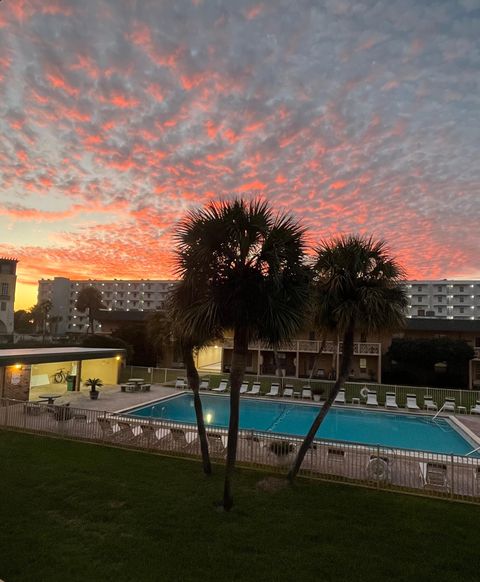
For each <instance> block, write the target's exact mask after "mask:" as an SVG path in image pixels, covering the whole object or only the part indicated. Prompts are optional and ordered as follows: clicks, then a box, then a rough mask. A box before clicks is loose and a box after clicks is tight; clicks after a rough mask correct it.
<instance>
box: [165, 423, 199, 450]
mask: <svg viewBox="0 0 480 582" xmlns="http://www.w3.org/2000/svg"><path fill="white" fill-rule="evenodd" d="M170 435H171V437H172V440H173V443H174V444H175V445H177V446H178V447H179V448H181V449H186V448H187V447H189V446H191V445H192V444H193V443H194V442H195V440H196V437H193V438H191V439H189V438H188V437H187V435H188V436H191V435H192V433H187V431H185V430H184V429H183V428H177V427H171V428H170Z"/></svg>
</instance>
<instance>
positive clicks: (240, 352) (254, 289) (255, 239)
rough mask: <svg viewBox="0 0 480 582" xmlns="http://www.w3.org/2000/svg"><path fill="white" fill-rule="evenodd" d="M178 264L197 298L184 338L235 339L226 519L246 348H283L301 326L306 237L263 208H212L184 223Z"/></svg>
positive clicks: (259, 204)
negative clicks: (260, 344) (216, 334)
mask: <svg viewBox="0 0 480 582" xmlns="http://www.w3.org/2000/svg"><path fill="white" fill-rule="evenodd" d="M176 258H177V266H178V274H179V275H180V277H181V279H182V285H183V287H184V289H185V292H186V293H187V295H188V294H190V296H191V297H194V298H195V300H194V301H192V302H191V303H189V304H187V305H185V306H184V309H183V314H182V323H183V325H184V331H185V333H186V334H187V335H190V334H191V335H195V331H196V330H198V329H203V328H205V329H208V330H212V329H216V330H219V331H221V332H223V331H227V330H232V331H233V354H232V362H231V369H230V420H229V427H228V445H227V459H226V469H225V486H224V493H223V507H224V509H225V510H226V511H229V510H230V509H231V507H232V506H233V496H232V478H233V471H234V467H235V460H236V454H237V439H238V426H239V408H240V386H241V384H242V381H243V378H244V374H245V367H246V358H247V353H248V344H249V342H250V341H252V340H256V339H258V340H263V341H266V342H268V343H269V344H270V345H271V346H275V345H278V344H279V343H280V342H282V341H285V340H286V339H290V338H291V337H292V336H293V335H294V334H295V333H296V332H297V331H298V329H300V327H301V325H302V323H303V314H304V309H305V305H306V302H307V300H308V278H309V275H308V270H307V268H306V266H305V264H304V231H303V229H302V228H301V227H300V226H299V225H298V223H297V222H296V221H295V220H294V219H293V218H292V217H291V216H288V215H284V214H279V215H277V216H275V215H274V213H273V211H272V209H271V208H270V206H269V205H268V204H267V203H266V202H263V201H259V200H253V201H250V202H247V201H245V200H242V199H235V200H233V201H226V202H221V203H211V204H208V205H207V206H206V207H205V208H203V209H200V210H194V211H191V212H189V213H188V214H187V216H186V218H185V219H184V220H183V221H182V222H181V223H180V225H179V228H178V234H177V251H176ZM199 290H201V292H199Z"/></svg>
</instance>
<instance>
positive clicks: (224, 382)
mask: <svg viewBox="0 0 480 582" xmlns="http://www.w3.org/2000/svg"><path fill="white" fill-rule="evenodd" d="M227 386H228V380H220V384H219V385H218V388H212V392H226V391H227Z"/></svg>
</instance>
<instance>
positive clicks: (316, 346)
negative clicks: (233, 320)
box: [222, 338, 381, 356]
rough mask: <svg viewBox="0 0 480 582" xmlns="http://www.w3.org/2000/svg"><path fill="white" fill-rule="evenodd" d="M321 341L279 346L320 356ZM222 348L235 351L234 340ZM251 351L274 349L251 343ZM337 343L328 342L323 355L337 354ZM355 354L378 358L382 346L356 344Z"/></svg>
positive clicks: (292, 342) (293, 341) (295, 341)
mask: <svg viewBox="0 0 480 582" xmlns="http://www.w3.org/2000/svg"><path fill="white" fill-rule="evenodd" d="M321 345H322V342H321V341H315V340H292V341H290V342H284V343H282V344H280V345H279V346H277V348H276V349H277V351H279V352H297V351H298V352H303V353H305V352H307V353H309V354H318V352H319V350H320V347H321ZM222 347H223V348H224V349H227V350H231V349H233V338H226V339H225V340H224V341H223V344H222ZM342 348H343V344H342V342H340V343H339V344H338V349H339V353H340V354H341V353H342ZM248 349H249V350H259V349H260V350H272V347H271V346H269V345H268V344H266V343H265V342H251V343H249V344H248ZM336 353H337V342H335V341H327V342H325V346H324V347H323V350H322V354H336ZM353 353H354V354H355V355H362V356H378V355H380V353H381V344H380V343H375V342H355V343H354V345H353Z"/></svg>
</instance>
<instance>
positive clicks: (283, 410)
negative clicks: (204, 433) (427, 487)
mask: <svg viewBox="0 0 480 582" xmlns="http://www.w3.org/2000/svg"><path fill="white" fill-rule="evenodd" d="M201 398H202V404H203V414H204V418H205V423H206V424H207V426H212V427H213V426H215V427H222V428H223V427H228V418H229V398H228V396H227V397H225V396H219V395H212V394H202V396H201ZM126 414H128V415H129V416H132V417H136V418H139V417H140V418H145V417H148V418H150V417H152V418H156V419H160V418H161V419H162V420H170V421H175V422H182V423H191V424H195V423H196V419H195V409H194V406H193V395H192V394H187V393H183V394H179V395H176V396H173V397H171V398H167V399H164V400H161V401H157V402H156V403H153V404H149V405H147V406H142V407H139V408H135V409H132V410H130V411H128V412H127V413H126ZM317 414H318V407H317V406H312V405H308V404H300V403H294V402H281V401H271V402H268V401H265V400H254V399H252V398H242V400H241V402H240V428H241V429H245V430H258V431H265V432H273V433H278V434H288V435H294V436H304V435H305V434H306V433H307V431H308V429H309V428H310V426H311V424H312V422H313V419H314V418H315V416H316V415H317ZM316 438H321V439H331V440H338V441H350V442H356V443H363V444H367V445H384V446H389V447H394V448H402V449H413V450H420V451H429V452H435V453H453V454H455V455H465V454H466V453H468V452H470V451H471V450H472V449H474V448H476V446H475V444H472V443H471V442H470V441H468V440H467V439H466V438H464V437H463V436H462V434H461V433H460V432H459V431H458V430H457V429H456V428H455V427H454V425H453V423H451V422H450V421H449V420H447V419H445V418H436V419H435V420H432V417H431V416H421V415H410V414H402V413H392V412H388V413H386V412H378V411H371V410H354V409H351V408H338V407H334V408H332V409H331V410H330V411H329V413H328V415H327V417H326V418H325V420H324V421H323V423H322V425H321V426H320V429H319V431H318V432H317V435H316ZM475 456H477V455H475Z"/></svg>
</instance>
